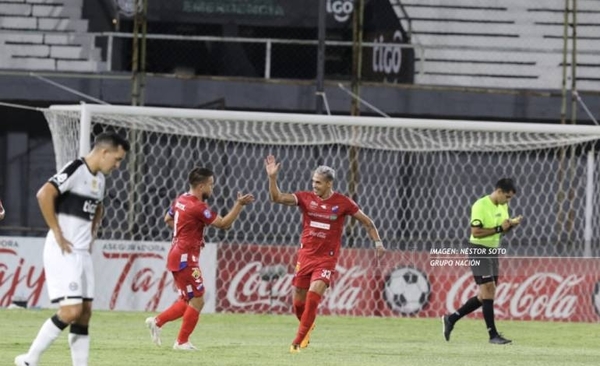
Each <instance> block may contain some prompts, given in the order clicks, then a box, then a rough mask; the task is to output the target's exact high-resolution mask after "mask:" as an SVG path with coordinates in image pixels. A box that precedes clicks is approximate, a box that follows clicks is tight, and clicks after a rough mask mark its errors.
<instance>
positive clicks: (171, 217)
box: [164, 207, 175, 229]
mask: <svg viewBox="0 0 600 366" xmlns="http://www.w3.org/2000/svg"><path fill="white" fill-rule="evenodd" d="M164 220H165V224H167V226H168V227H170V228H171V229H173V228H174V227H175V214H174V213H173V209H172V208H171V207H169V209H168V210H167V212H166V213H165V218H164Z"/></svg>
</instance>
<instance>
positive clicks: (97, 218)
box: [90, 202, 104, 250]
mask: <svg viewBox="0 0 600 366" xmlns="http://www.w3.org/2000/svg"><path fill="white" fill-rule="evenodd" d="M103 216H104V205H103V204H102V202H101V203H98V206H96V213H95V214H94V220H93V221H92V241H94V240H96V238H97V237H98V229H100V223H102V217H103ZM91 249H92V246H91V245H90V250H91Z"/></svg>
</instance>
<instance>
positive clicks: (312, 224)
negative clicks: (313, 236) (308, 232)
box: [309, 221, 331, 230]
mask: <svg viewBox="0 0 600 366" xmlns="http://www.w3.org/2000/svg"><path fill="white" fill-rule="evenodd" d="M309 226H310V227H314V228H317V229H323V230H329V229H330V228H331V225H330V224H326V223H324V222H318V221H311V222H310V224H309Z"/></svg>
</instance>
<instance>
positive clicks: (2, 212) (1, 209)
mask: <svg viewBox="0 0 600 366" xmlns="http://www.w3.org/2000/svg"><path fill="white" fill-rule="evenodd" d="M5 215H6V211H5V210H4V206H2V201H0V221H2V220H4V216H5Z"/></svg>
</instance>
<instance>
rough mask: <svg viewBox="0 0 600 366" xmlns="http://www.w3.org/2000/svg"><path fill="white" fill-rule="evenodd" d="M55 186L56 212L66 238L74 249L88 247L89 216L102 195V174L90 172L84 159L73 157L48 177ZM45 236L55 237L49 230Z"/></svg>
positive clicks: (93, 214) (90, 226) (90, 240)
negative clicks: (56, 197)
mask: <svg viewBox="0 0 600 366" xmlns="http://www.w3.org/2000/svg"><path fill="white" fill-rule="evenodd" d="M48 182H49V183H50V184H52V185H53V186H55V187H56V189H58V192H59V195H58V199H57V201H56V214H57V216H58V224H59V225H60V228H61V230H62V233H63V236H64V237H65V239H67V240H68V241H70V242H71V244H73V249H75V250H88V249H89V247H90V243H91V242H92V220H93V219H94V216H95V214H96V207H98V204H100V203H102V199H103V198H104V189H105V178H104V174H102V173H101V172H98V173H96V174H92V172H91V171H90V169H89V168H88V166H87V164H86V163H85V160H83V159H82V158H80V159H76V160H73V161H71V162H70V163H68V164H67V165H65V166H64V167H63V168H62V169H61V170H60V171H59V172H58V173H56V174H55V175H54V176H53V177H52V178H50V179H49V180H48ZM48 239H51V240H53V241H54V234H53V233H52V230H50V232H49V233H48Z"/></svg>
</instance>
